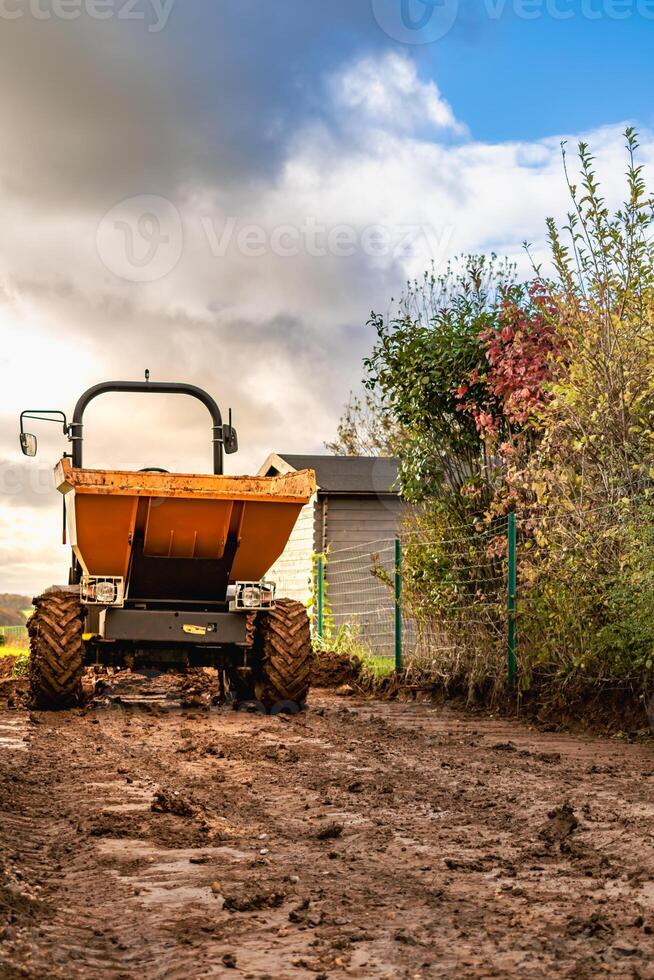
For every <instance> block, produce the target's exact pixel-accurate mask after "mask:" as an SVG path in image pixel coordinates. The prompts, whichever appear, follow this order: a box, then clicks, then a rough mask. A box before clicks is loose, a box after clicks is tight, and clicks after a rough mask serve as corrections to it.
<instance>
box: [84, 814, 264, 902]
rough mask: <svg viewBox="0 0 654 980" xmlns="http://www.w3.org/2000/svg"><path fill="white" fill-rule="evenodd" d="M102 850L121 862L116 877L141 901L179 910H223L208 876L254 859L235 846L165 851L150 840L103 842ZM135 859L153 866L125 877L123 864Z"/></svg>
mask: <svg viewBox="0 0 654 980" xmlns="http://www.w3.org/2000/svg"><path fill="white" fill-rule="evenodd" d="M106 809H109V807H107V808H106ZM98 849H99V850H100V852H101V853H102V854H104V855H106V856H109V857H112V858H114V859H115V860H116V861H117V863H118V865H119V866H118V868H116V869H114V870H113V871H112V874H114V875H115V876H116V878H118V879H119V880H120V881H122V882H127V883H129V885H130V886H131V887H132V888H133V889H134V893H135V897H136V898H137V899H138V901H139V902H141V903H142V904H144V905H174V906H176V907H179V906H181V905H197V904H201V905H211V906H212V907H214V908H216V909H220V908H222V897H221V896H217V895H215V894H214V893H213V892H212V890H211V887H210V886H209V885H207V884H206V880H207V876H209V877H211V876H215V877H218V876H219V875H220V871H221V869H222V868H223V867H224V866H225V863H226V862H230V863H238V862H240V861H242V860H245V859H247V858H248V857H250V855H248V854H246V853H245V852H244V851H239V850H237V849H236V848H233V847H205V848H198V849H193V848H171V849H169V850H165V849H163V848H160V847H154V846H152V845H151V844H149V843H148V842H147V841H143V840H131V839H128V840H104V841H100V842H99V843H98ZM135 859H137V860H141V861H143V860H149V861H151V862H152V863H151V864H150V865H149V866H146V867H145V868H143V867H141V868H140V869H139V873H138V875H125V874H122V873H121V871H120V864H121V863H130V862H132V861H134V860H135ZM197 879H202V884H199V883H196V882H197Z"/></svg>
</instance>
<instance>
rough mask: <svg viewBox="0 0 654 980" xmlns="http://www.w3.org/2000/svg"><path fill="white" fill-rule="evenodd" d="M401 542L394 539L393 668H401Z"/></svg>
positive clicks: (397, 669) (398, 670)
mask: <svg viewBox="0 0 654 980" xmlns="http://www.w3.org/2000/svg"><path fill="white" fill-rule="evenodd" d="M402 667H403V664H402V542H401V541H400V539H399V538H396V539H395V670H396V671H397V672H398V673H399V672H400V671H401V670H402Z"/></svg>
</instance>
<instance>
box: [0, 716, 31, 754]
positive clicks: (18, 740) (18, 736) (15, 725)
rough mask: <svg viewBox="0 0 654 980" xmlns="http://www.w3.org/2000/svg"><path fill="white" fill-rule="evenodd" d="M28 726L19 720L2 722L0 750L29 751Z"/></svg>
mask: <svg viewBox="0 0 654 980" xmlns="http://www.w3.org/2000/svg"><path fill="white" fill-rule="evenodd" d="M26 735H27V727H26V726H25V725H24V724H23V723H22V722H21V721H19V720H16V721H14V720H11V721H3V722H2V724H0V750H2V749H6V750H7V751H9V752H27V742H26V741H25V736H26Z"/></svg>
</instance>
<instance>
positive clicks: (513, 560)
mask: <svg viewBox="0 0 654 980" xmlns="http://www.w3.org/2000/svg"><path fill="white" fill-rule="evenodd" d="M508 550H509V581H508V590H507V613H508V627H509V628H508V665H507V666H508V677H509V686H510V687H514V685H515V682H516V677H517V673H518V657H517V629H516V609H517V599H518V526H517V521H516V516H515V513H511V514H509V524H508Z"/></svg>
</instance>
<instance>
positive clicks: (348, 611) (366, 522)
mask: <svg viewBox="0 0 654 980" xmlns="http://www.w3.org/2000/svg"><path fill="white" fill-rule="evenodd" d="M405 506H406V505H405V504H404V503H403V501H402V500H400V499H399V498H395V499H388V498H385V499H380V498H378V497H368V498H364V499H362V498H352V497H330V498H329V509H328V514H327V534H326V538H327V542H328V545H329V554H330V558H329V559H328V561H327V588H328V596H329V604H330V608H331V611H332V615H333V617H334V624H335V626H336V627H337V628H338V627H339V626H342V625H343V624H350V625H352V626H355V627H358V628H359V629H360V632H361V637H362V639H363V640H364V641H365V642H366V643H367V644H368V645H369V647H370V648H371V649H372V650H374V651H375V652H376V653H380V654H388V655H391V654H392V652H393V630H392V623H393V611H392V603H393V596H392V592H391V590H390V589H389V588H388V586H386V585H385V584H384V583H383V582H381V581H380V580H379V579H378V578H376V577H375V576H374V575H373V565H374V564H375V562H377V563H378V564H379V565H381V566H382V567H383V568H384V569H385V570H386V571H387V572H389V571H392V567H393V564H394V540H395V538H396V537H397V534H398V531H399V527H400V524H401V521H402V514H403V511H404V508H405ZM372 556H374V557H372Z"/></svg>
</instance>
